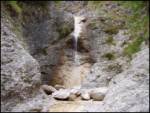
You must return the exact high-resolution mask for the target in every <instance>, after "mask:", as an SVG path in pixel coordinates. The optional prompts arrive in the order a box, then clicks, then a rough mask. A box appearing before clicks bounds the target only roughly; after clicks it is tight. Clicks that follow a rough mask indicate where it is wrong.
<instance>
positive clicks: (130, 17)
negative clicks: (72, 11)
mask: <svg viewBox="0 0 150 113" xmlns="http://www.w3.org/2000/svg"><path fill="white" fill-rule="evenodd" d="M109 4H110V2H108V1H89V2H88V7H89V8H90V9H92V10H94V11H96V12H97V14H99V15H100V16H102V15H104V17H105V18H106V19H107V18H110V20H112V21H123V22H124V24H123V25H121V26H120V27H118V26H116V24H115V23H113V22H109V23H108V24H106V25H104V31H105V32H106V33H108V34H116V33H117V32H118V30H119V29H124V28H125V29H127V30H128V32H129V34H130V35H131V37H130V39H131V43H128V42H127V43H126V45H127V47H126V48H125V49H124V53H125V55H127V56H132V55H133V54H134V53H136V52H138V51H139V50H140V45H141V43H142V42H143V41H147V42H148V41H149V1H111V4H118V5H119V7H120V8H123V10H122V9H120V8H119V7H115V6H114V7H113V8H111V9H108V8H107V5H109ZM105 21H106V20H105ZM92 27H93V28H94V24H93V25H92ZM111 41H112V40H111V38H110V39H107V42H108V43H109V42H110V43H111Z"/></svg>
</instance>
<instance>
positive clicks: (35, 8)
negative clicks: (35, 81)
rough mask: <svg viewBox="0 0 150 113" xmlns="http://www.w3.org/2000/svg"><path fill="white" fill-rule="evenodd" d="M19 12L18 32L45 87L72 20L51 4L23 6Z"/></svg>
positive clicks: (71, 17) (71, 25)
mask: <svg viewBox="0 0 150 113" xmlns="http://www.w3.org/2000/svg"><path fill="white" fill-rule="evenodd" d="M43 4H44V3H43ZM23 8H24V12H23V27H22V28H23V37H24V40H25V42H26V43H27V49H28V51H29V53H30V54H31V55H32V56H33V57H34V58H35V59H36V60H37V61H38V62H39V65H40V70H41V75H42V82H43V83H44V84H49V83H50V79H51V77H52V74H53V67H54V66H56V65H57V64H58V63H59V61H60V56H61V51H62V48H63V46H62V43H58V42H59V41H60V40H62V39H65V38H66V37H67V36H68V35H69V34H70V33H71V32H72V31H73V16H72V15H71V14H69V13H67V12H65V11H64V10H61V9H59V8H56V4H55V3H53V2H47V3H45V4H44V6H43V7H42V5H38V4H32V2H27V3H26V4H23ZM29 9H30V10H29ZM28 15H31V16H28ZM68 20H69V21H68ZM63 43H64V42H63ZM56 45H57V46H56Z"/></svg>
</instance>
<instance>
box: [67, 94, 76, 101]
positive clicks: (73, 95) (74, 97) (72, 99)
mask: <svg viewBox="0 0 150 113" xmlns="http://www.w3.org/2000/svg"><path fill="white" fill-rule="evenodd" d="M76 99H77V96H76V95H75V94H72V93H71V94H70V96H69V100H70V101H75V100H76Z"/></svg>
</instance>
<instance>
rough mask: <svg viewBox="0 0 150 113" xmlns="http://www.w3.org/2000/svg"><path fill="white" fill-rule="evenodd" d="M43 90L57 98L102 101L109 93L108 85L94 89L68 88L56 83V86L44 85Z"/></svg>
mask: <svg viewBox="0 0 150 113" xmlns="http://www.w3.org/2000/svg"><path fill="white" fill-rule="evenodd" d="M41 88H42V90H43V91H44V92H45V93H46V94H48V95H51V96H52V97H53V98H55V99H57V100H68V101H76V100H87V101H88V100H91V99H92V100H94V101H102V100H103V99H104V97H105V95H106V93H107V90H108V89H107V88H106V87H99V88H92V89H81V88H71V89H66V88H65V87H64V86H60V85H56V86H55V87H52V86H49V85H43V86H42V87H41Z"/></svg>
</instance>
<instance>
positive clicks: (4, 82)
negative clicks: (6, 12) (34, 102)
mask: <svg viewBox="0 0 150 113" xmlns="http://www.w3.org/2000/svg"><path fill="white" fill-rule="evenodd" d="M11 27H12V24H11V23H10V21H9V20H8V19H4V18H2V24H1V28H2V29H1V97H2V111H7V110H8V111H9V109H10V108H11V107H12V106H14V105H15V104H16V103H17V102H19V101H22V100H25V99H26V98H27V97H30V96H32V95H34V94H35V93H36V91H37V89H38V88H39V85H40V84H41V78H40V77H41V74H40V72H39V68H40V67H39V64H38V62H37V61H36V60H35V59H34V58H33V57H32V56H31V55H30V54H29V53H28V52H27V51H26V50H25V49H24V48H23V46H22V45H21V43H20V42H19V40H18V38H19V37H17V35H16V34H15V33H13V32H12V31H11Z"/></svg>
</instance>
